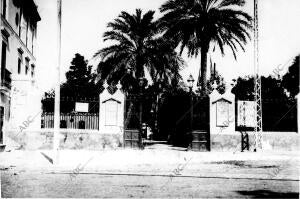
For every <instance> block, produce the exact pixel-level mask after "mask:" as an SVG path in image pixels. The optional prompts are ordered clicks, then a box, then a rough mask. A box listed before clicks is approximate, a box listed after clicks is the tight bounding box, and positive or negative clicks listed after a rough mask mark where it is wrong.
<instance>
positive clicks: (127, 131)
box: [124, 94, 142, 149]
mask: <svg viewBox="0 0 300 199" xmlns="http://www.w3.org/2000/svg"><path fill="white" fill-rule="evenodd" d="M141 108H142V104H141V96H140V95H134V94H130V95H127V96H126V99H125V109H124V110H125V111H124V114H125V116H124V147H125V148H136V149H139V148H142V137H141V132H140V130H141V128H140V123H141V112H140V110H141Z"/></svg>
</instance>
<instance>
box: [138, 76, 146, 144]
mask: <svg viewBox="0 0 300 199" xmlns="http://www.w3.org/2000/svg"><path fill="white" fill-rule="evenodd" d="M145 82H146V80H145V78H144V77H140V78H139V86H140V93H139V98H138V99H139V102H140V103H139V105H140V108H139V109H140V110H139V120H140V121H139V126H140V136H139V137H140V138H141V136H142V132H143V121H142V119H143V101H142V100H143V87H144V86H145ZM139 140H141V139H139ZM140 147H142V143H141V146H140Z"/></svg>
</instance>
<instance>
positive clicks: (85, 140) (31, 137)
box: [6, 130, 123, 150]
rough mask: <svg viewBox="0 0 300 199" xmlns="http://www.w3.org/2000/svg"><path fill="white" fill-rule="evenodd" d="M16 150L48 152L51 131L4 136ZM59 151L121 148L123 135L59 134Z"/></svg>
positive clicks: (82, 131) (16, 133) (50, 146)
mask: <svg viewBox="0 0 300 199" xmlns="http://www.w3.org/2000/svg"><path fill="white" fill-rule="evenodd" d="M6 135H7V136H8V138H9V139H10V140H11V142H14V145H15V146H16V145H18V147H17V148H19V149H24V150H50V149H52V148H53V130H49V131H47V130H43V131H25V132H22V133H19V132H16V131H10V132H7V134H6ZM59 140H60V145H59V148H60V149H87V150H102V149H106V148H109V149H116V148H118V147H122V146H123V134H122V133H119V134H103V133H100V132H96V131H88V130H75V131H61V132H60V133H59Z"/></svg>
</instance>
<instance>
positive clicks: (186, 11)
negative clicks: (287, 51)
mask: <svg viewBox="0 0 300 199" xmlns="http://www.w3.org/2000/svg"><path fill="white" fill-rule="evenodd" d="M244 4H245V1H244V0H168V1H167V2H166V3H164V4H163V5H162V6H161V8H160V11H161V12H162V13H163V14H164V16H163V17H162V18H161V19H160V23H159V24H160V25H159V26H160V29H161V31H162V32H163V33H164V35H165V36H166V37H167V38H172V39H173V40H174V41H175V42H176V43H177V44H178V45H179V47H180V54H182V52H183V50H184V49H185V48H186V49H187V51H188V56H189V57H193V56H195V57H197V56H198V54H199V52H200V53H201V65H200V66H201V67H200V74H201V76H200V77H201V78H200V80H199V79H198V85H199V84H200V85H201V87H202V89H203V90H205V89H206V71H207V53H208V52H209V49H210V46H212V45H217V46H219V48H220V51H221V53H222V55H224V47H225V46H229V48H230V49H231V50H232V52H233V55H234V57H235V59H236V51H237V48H238V46H240V48H241V49H242V50H244V45H245V44H246V42H247V40H248V38H249V39H250V34H249V32H248V31H249V30H250V29H251V27H252V25H251V23H252V18H251V16H249V15H248V14H247V13H245V12H243V11H241V10H239V9H238V8H241V7H242V6H243V5H244ZM199 81H200V82H199Z"/></svg>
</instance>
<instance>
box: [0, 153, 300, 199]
mask: <svg viewBox="0 0 300 199" xmlns="http://www.w3.org/2000/svg"><path fill="white" fill-rule="evenodd" d="M42 154H44V155H45V156H44V155H42ZM75 154H77V155H75ZM51 155H52V154H51V151H31V152H30V151H13V152H9V153H8V152H5V153H2V154H1V189H2V191H1V193H2V197H8V198H10V197H50V198H53V197H137V198H140V197H197V198H199V197H200V198H203V197H209V198H216V197H222V198H233V197H235V198H245V197H246V198H247V197H248V198H262V197H269V198H274V197H279V198H287V197H292V198H298V193H299V188H298V185H299V178H298V176H299V174H298V170H299V164H298V163H299V161H298V160H299V158H298V156H297V153H296V152H293V153H292V152H261V153H250V152H247V153H235V154H233V153H217V152H211V153H209V152H205V153H196V152H186V151H178V150H170V149H159V150H158V149H146V150H143V151H135V150H117V151H105V152H103V151H101V152H99V151H61V152H60V156H59V157H60V162H59V165H55V166H54V165H53V164H51V163H50V162H49V160H48V159H47V158H46V157H48V158H50V159H51ZM91 157H92V158H91Z"/></svg>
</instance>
